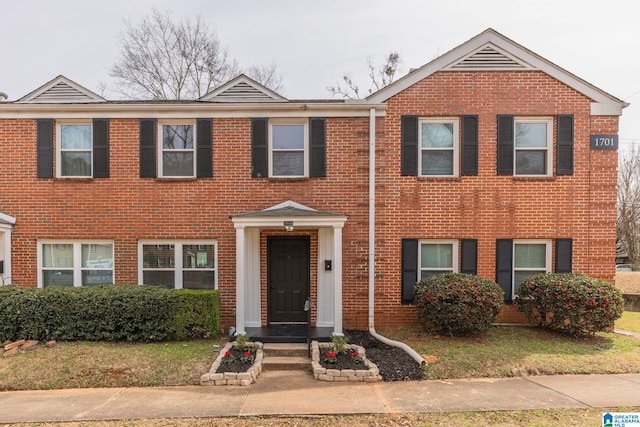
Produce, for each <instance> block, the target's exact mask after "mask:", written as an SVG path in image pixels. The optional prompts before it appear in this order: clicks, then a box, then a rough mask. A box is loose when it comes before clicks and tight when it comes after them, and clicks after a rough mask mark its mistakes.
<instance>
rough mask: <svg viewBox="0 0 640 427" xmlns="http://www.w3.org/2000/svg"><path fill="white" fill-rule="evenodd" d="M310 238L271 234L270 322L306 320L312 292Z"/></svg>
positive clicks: (268, 240)
mask: <svg viewBox="0 0 640 427" xmlns="http://www.w3.org/2000/svg"><path fill="white" fill-rule="evenodd" d="M309 246H310V244H309V238H308V237H281V236H272V237H268V238H267V259H268V261H267V286H268V300H267V306H268V308H269V309H268V311H269V323H304V322H306V321H307V312H305V311H304V304H305V302H306V300H307V297H308V296H309V281H310V280H309V264H310V261H309V252H310V250H309Z"/></svg>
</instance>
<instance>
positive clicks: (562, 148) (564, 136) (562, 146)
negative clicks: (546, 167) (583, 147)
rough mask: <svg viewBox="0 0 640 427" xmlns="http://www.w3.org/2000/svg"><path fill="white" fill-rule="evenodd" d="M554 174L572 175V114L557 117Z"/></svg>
mask: <svg viewBox="0 0 640 427" xmlns="http://www.w3.org/2000/svg"><path fill="white" fill-rule="evenodd" d="M556 150H557V153H556V174H558V175H573V114H565V115H559V116H558V137H557V146H556Z"/></svg>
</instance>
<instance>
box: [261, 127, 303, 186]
mask: <svg viewBox="0 0 640 427" xmlns="http://www.w3.org/2000/svg"><path fill="white" fill-rule="evenodd" d="M273 125H303V126H304V131H303V132H304V147H303V153H302V156H303V159H304V174H303V175H274V173H273ZM268 144H269V147H268V149H269V177H270V178H307V177H308V176H309V120H308V119H275V120H269V143H268ZM277 151H300V150H281V149H279V150H277Z"/></svg>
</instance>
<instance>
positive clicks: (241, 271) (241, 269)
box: [236, 226, 246, 335]
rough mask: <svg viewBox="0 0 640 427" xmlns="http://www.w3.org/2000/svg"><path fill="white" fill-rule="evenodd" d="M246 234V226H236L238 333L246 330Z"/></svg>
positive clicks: (243, 332)
mask: <svg viewBox="0 0 640 427" xmlns="http://www.w3.org/2000/svg"><path fill="white" fill-rule="evenodd" d="M244 248H245V236H244V226H241V227H238V228H236V334H238V335H241V334H245V333H246V332H245V330H244V310H245V307H244V282H245V271H246V269H245V259H244V255H245V254H244Z"/></svg>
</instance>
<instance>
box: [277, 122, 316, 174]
mask: <svg viewBox="0 0 640 427" xmlns="http://www.w3.org/2000/svg"><path fill="white" fill-rule="evenodd" d="M307 126H308V125H307V122H306V121H303V122H298V123H295V122H279V121H273V122H270V130H271V131H270V132H269V147H270V155H271V159H270V160H271V161H270V162H269V165H270V169H271V170H270V171H269V176H272V177H276V178H277V177H293V178H295V177H305V176H308V175H309V171H308V169H309V166H308V156H307V155H305V153H306V152H307V150H308V148H307V147H308V145H309V143H308V137H307V134H308V131H307Z"/></svg>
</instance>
